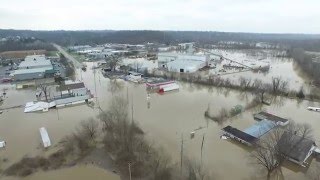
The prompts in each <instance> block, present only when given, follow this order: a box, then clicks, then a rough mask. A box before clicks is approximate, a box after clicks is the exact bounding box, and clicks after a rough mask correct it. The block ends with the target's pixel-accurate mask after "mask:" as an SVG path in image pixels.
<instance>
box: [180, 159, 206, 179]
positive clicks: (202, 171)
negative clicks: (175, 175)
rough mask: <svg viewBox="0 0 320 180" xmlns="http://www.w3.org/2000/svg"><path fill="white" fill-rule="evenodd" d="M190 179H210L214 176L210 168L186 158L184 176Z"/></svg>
mask: <svg viewBox="0 0 320 180" xmlns="http://www.w3.org/2000/svg"><path fill="white" fill-rule="evenodd" d="M183 179H190V180H209V179H212V177H211V176H210V174H209V171H208V169H207V168H206V167H205V166H204V165H203V164H201V163H199V162H197V161H195V160H190V159H188V158H186V160H185V161H184V178H183Z"/></svg>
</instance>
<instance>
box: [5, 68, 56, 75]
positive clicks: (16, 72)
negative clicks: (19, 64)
mask: <svg viewBox="0 0 320 180" xmlns="http://www.w3.org/2000/svg"><path fill="white" fill-rule="evenodd" d="M52 69H53V68H52V67H43V68H34V69H18V70H14V71H13V72H12V73H11V75H17V74H30V73H45V72H46V71H48V70H52Z"/></svg>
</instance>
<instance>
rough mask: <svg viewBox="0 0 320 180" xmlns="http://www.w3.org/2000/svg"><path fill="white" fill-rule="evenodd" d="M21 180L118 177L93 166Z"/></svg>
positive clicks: (8, 179) (116, 179)
mask: <svg viewBox="0 0 320 180" xmlns="http://www.w3.org/2000/svg"><path fill="white" fill-rule="evenodd" d="M3 179H4V180H17V179H18V178H16V177H5V178H3ZM22 179H23V180H43V179H45V180H61V179H76V180H88V179H94V180H106V179H107V180H120V177H119V176H117V175H114V174H113V173H110V172H107V171H104V170H103V169H101V168H97V167H94V166H84V165H83V166H77V167H72V168H65V169H60V170H54V171H49V172H38V173H35V174H32V175H31V176H27V177H25V178H22Z"/></svg>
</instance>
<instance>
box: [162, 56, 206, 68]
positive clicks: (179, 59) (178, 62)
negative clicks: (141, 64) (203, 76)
mask: <svg viewBox="0 0 320 180" xmlns="http://www.w3.org/2000/svg"><path fill="white" fill-rule="evenodd" d="M208 62H209V56H206V55H188V54H178V53H159V54H158V66H159V67H163V68H167V69H168V70H169V71H172V72H195V71H197V70H199V69H201V68H203V67H205V66H206V65H208Z"/></svg>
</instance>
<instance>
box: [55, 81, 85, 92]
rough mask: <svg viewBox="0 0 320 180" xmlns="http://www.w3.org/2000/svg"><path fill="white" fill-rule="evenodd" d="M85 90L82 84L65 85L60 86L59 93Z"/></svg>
mask: <svg viewBox="0 0 320 180" xmlns="http://www.w3.org/2000/svg"><path fill="white" fill-rule="evenodd" d="M80 88H85V86H84V83H83V82H75V83H66V84H64V85H61V86H60V91H66V90H72V89H80Z"/></svg>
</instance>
